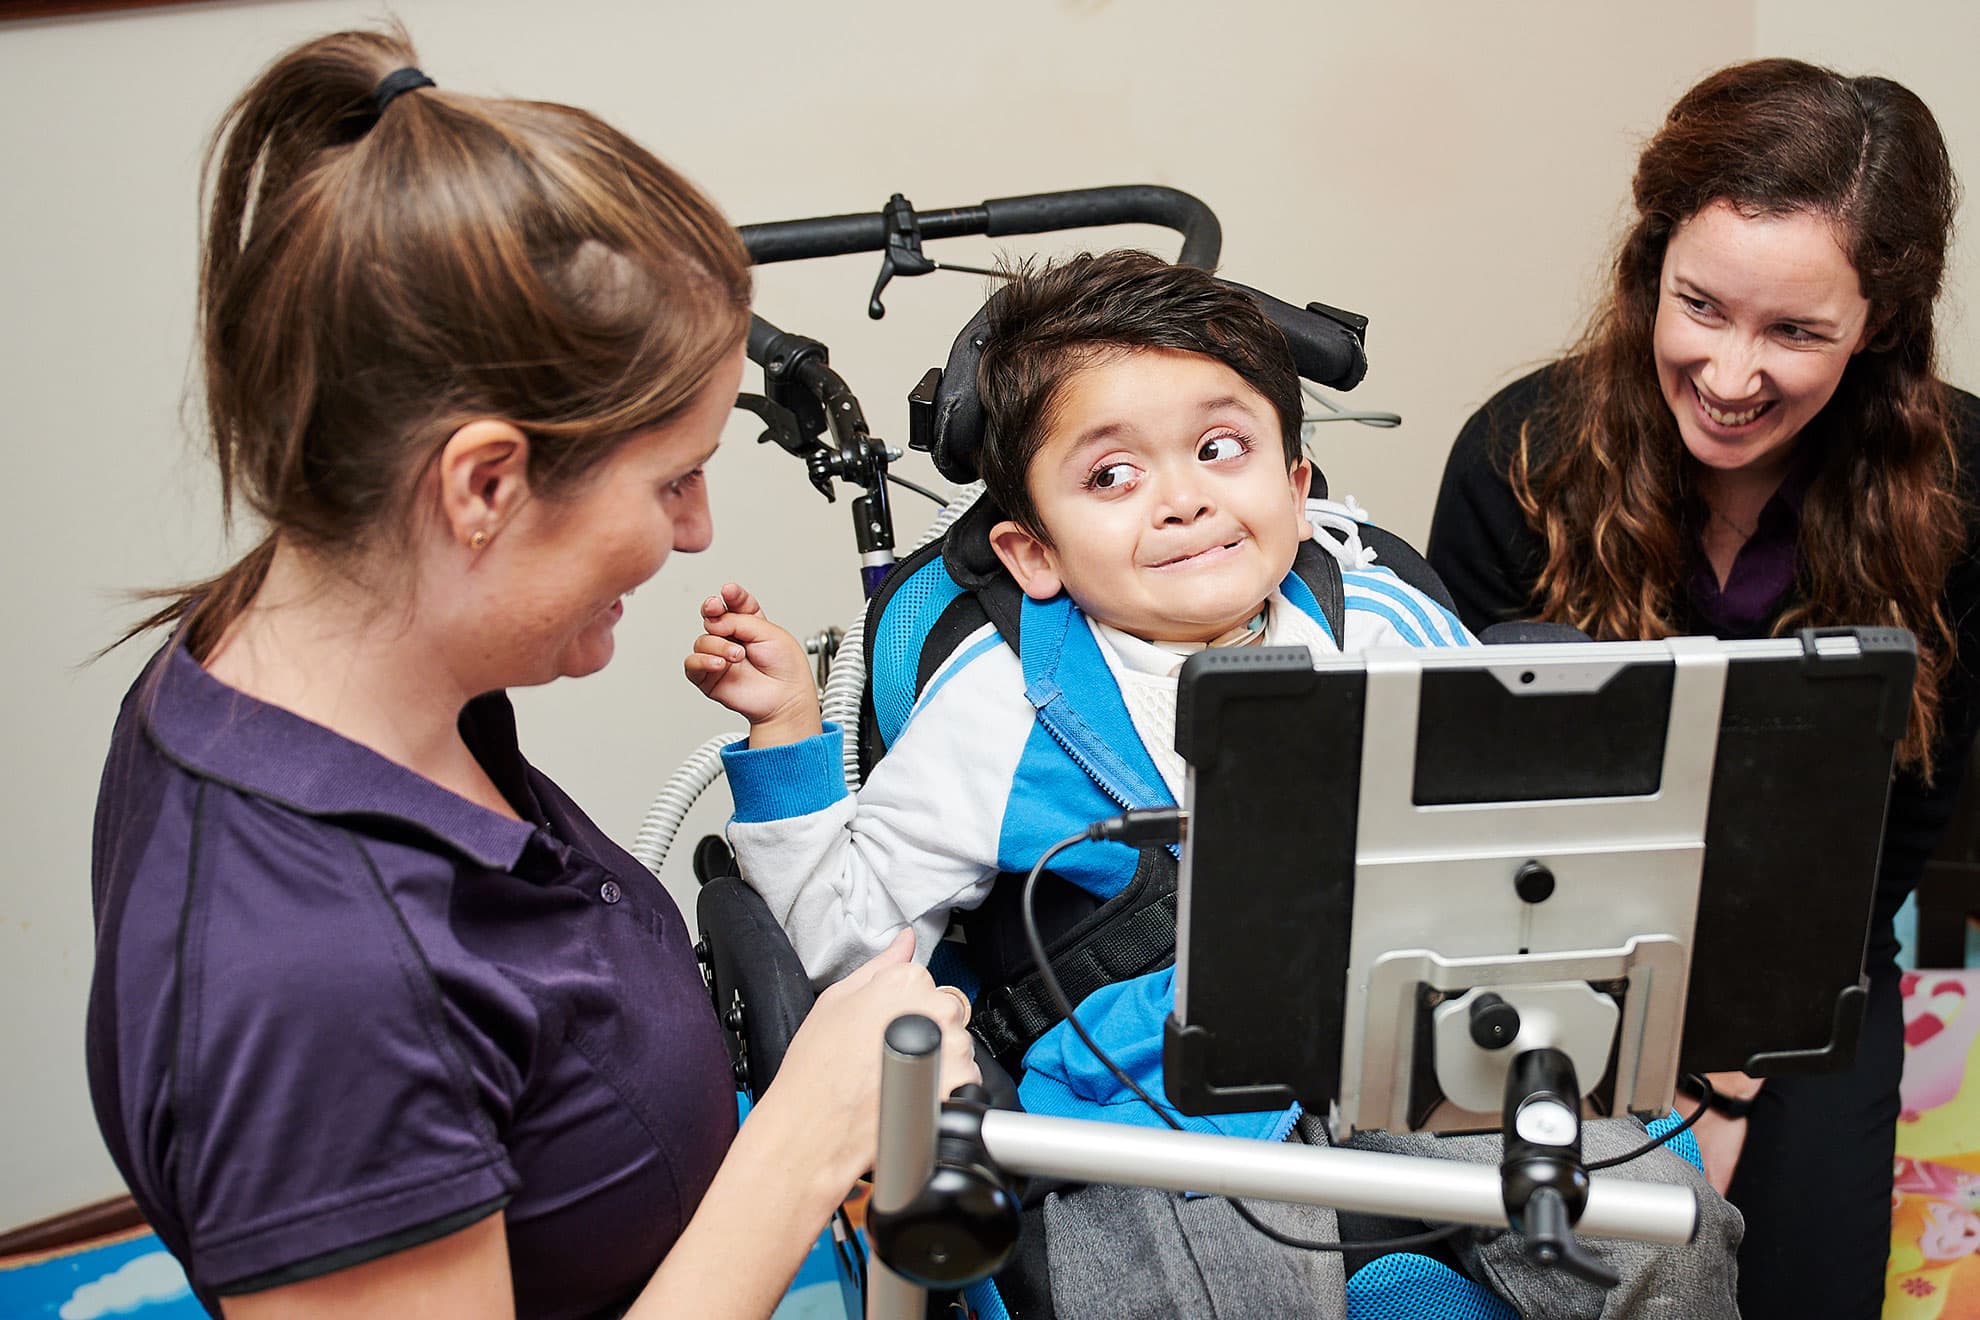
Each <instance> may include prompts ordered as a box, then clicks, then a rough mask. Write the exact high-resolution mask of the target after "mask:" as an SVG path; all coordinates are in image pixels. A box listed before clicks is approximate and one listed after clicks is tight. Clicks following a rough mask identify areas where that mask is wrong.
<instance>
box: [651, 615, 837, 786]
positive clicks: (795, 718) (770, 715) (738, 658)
mask: <svg viewBox="0 0 1980 1320" xmlns="http://www.w3.org/2000/svg"><path fill="white" fill-rule="evenodd" d="M701 626H702V630H703V631H702V634H701V636H700V637H697V638H696V639H695V642H694V650H693V652H692V653H690V654H689V656H688V657H687V659H686V660H685V661H684V662H683V663H682V668H683V670H685V672H686V674H687V679H688V682H690V683H692V684H694V685H695V686H696V687H697V688H699V689H701V692H702V694H703V695H704V696H707V697H708V698H710V699H711V700H713V701H716V702H719V703H721V704H722V705H724V706H727V707H728V708H729V709H730V710H732V711H734V712H736V714H738V715H741V716H742V717H743V718H744V719H747V720H748V721H749V745H750V746H751V747H777V746H781V745H782V744H784V743H792V742H798V741H800V740H802V739H805V738H810V737H813V736H815V735H816V734H818V733H819V732H820V731H821V730H822V729H823V727H824V725H823V723H822V722H821V720H820V718H819V714H818V689H817V687H816V686H815V681H814V680H813V678H812V674H811V661H810V657H809V656H807V655H806V654H805V652H804V647H803V646H802V645H801V644H800V643H799V642H798V640H797V638H795V637H793V636H791V635H790V633H788V632H786V631H785V630H784V629H782V628H780V627H778V626H777V625H776V624H774V623H772V622H770V620H769V619H768V618H766V617H765V616H764V614H763V607H762V606H761V605H759V604H758V603H757V601H756V597H754V596H752V595H750V594H749V592H747V591H745V590H744V589H743V588H741V587H739V586H737V585H736V584H735V583H733V582H728V583H724V584H723V586H722V589H721V591H719V592H717V593H716V594H715V595H713V596H710V597H708V598H707V599H706V600H704V601H702V602H701Z"/></svg>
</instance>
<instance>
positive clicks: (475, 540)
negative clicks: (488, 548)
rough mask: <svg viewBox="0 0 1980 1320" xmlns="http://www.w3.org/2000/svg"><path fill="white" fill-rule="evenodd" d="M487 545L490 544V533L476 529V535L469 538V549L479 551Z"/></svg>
mask: <svg viewBox="0 0 1980 1320" xmlns="http://www.w3.org/2000/svg"><path fill="white" fill-rule="evenodd" d="M487 544H488V533H487V532H484V531H482V530H481V529H480V528H479V527H477V528H475V529H474V535H473V536H470V537H469V538H468V549H470V550H479V549H481V548H482V547H483V546H485V545H487Z"/></svg>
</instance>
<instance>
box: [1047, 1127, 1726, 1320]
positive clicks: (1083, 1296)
mask: <svg viewBox="0 0 1980 1320" xmlns="http://www.w3.org/2000/svg"><path fill="white" fill-rule="evenodd" d="M1301 1133H1302V1135H1304V1136H1305V1137H1306V1138H1307V1139H1309V1140H1316V1139H1317V1140H1324V1134H1322V1133H1321V1132H1320V1129H1319V1125H1318V1124H1310V1123H1309V1124H1302V1125H1301ZM1646 1139H1647V1138H1646V1137H1645V1135H1644V1132H1643V1128H1642V1125H1641V1124H1638V1123H1636V1122H1634V1121H1633V1120H1623V1119H1615V1120H1604V1121H1601V1122H1593V1123H1588V1124H1585V1125H1584V1126H1583V1129H1582V1149H1583V1153H1584V1155H1585V1157H1586V1158H1588V1159H1590V1160H1598V1159H1602V1158H1604V1157H1606V1156H1609V1155H1616V1154H1621V1153H1622V1152H1623V1151H1625V1150H1627V1149H1630V1148H1632V1147H1634V1146H1637V1145H1640V1144H1642V1142H1643V1141H1645V1140H1646ZM1353 1145H1354V1146H1355V1147H1356V1148H1357V1149H1364V1150H1380V1151H1389V1152H1394V1153H1398V1154H1410V1155H1431V1156H1435V1157H1438V1158H1443V1159H1458V1160H1465V1161H1468V1162H1476V1163H1496V1162H1497V1160H1498V1158H1499V1149H1500V1138H1499V1136H1498V1135H1497V1134H1495V1133H1494V1134H1485V1135H1481V1136H1472V1137H1443V1138H1439V1137H1431V1136H1411V1135H1403V1136H1392V1135H1390V1134H1388V1133H1363V1134H1360V1135H1359V1136H1357V1137H1356V1138H1355V1140H1354V1142H1353ZM1599 1176H1602V1177H1623V1178H1632V1179H1643V1180H1653V1181H1657V1182H1667V1183H1677V1184H1681V1185H1684V1186H1689V1187H1691V1188H1692V1189H1693V1190H1694V1191H1695V1192H1697V1194H1698V1208H1699V1228H1698V1235H1697V1237H1696V1238H1695V1239H1694V1240H1693V1241H1692V1242H1691V1243H1690V1244H1689V1245H1686V1246H1682V1247H1660V1246H1652V1245H1650V1244H1647V1243H1638V1242H1620V1241H1610V1240H1595V1239H1589V1240H1586V1241H1584V1243H1583V1245H1584V1246H1585V1247H1586V1248H1587V1249H1588V1250H1589V1251H1590V1252H1591V1253H1593V1254H1594V1255H1596V1256H1598V1257H1600V1258H1601V1259H1602V1260H1603V1261H1605V1262H1606V1263H1607V1264H1608V1265H1609V1267H1610V1268H1611V1269H1613V1270H1615V1271H1616V1272H1617V1273H1618V1274H1620V1275H1621V1276H1622V1282H1621V1284H1620V1285H1618V1286H1617V1287H1616V1288H1613V1289H1610V1290H1607V1291H1604V1290H1603V1289H1601V1288H1598V1287H1596V1286H1595V1285H1594V1284H1590V1283H1586V1282H1583V1281H1582V1280H1580V1279H1578V1278H1575V1277H1574V1276H1572V1275H1569V1274H1564V1273H1562V1272H1560V1271H1558V1270H1553V1269H1547V1268H1543V1267H1541V1266H1538V1265H1535V1264H1533V1263H1531V1262H1529V1261H1528V1260H1527V1259H1526V1257H1525V1255H1524V1254H1523V1251H1522V1245H1523V1244H1522V1239H1521V1238H1520V1237H1519V1236H1518V1235H1517V1234H1513V1233H1507V1234H1504V1235H1502V1236H1500V1237H1498V1238H1497V1239H1495V1240H1493V1241H1491V1242H1487V1243H1478V1242H1475V1241H1473V1240H1472V1237H1471V1235H1470V1234H1462V1235H1460V1236H1459V1237H1458V1238H1457V1239H1455V1243H1456V1246H1457V1254H1458V1256H1459V1258H1460V1260H1461V1261H1462V1262H1463V1263H1464V1265H1465V1267H1466V1270H1467V1272H1468V1273H1469V1274H1470V1275H1471V1276H1472V1277H1473V1278H1474V1279H1476V1280H1478V1281H1479V1282H1481V1283H1483V1284H1484V1285H1485V1286H1487V1287H1488V1288H1490V1289H1491V1290H1492V1291H1493V1292H1494V1293H1496V1294H1497V1295H1498V1296H1500V1297H1501V1298H1503V1299H1504V1300H1506V1301H1507V1302H1509V1303H1511V1305H1512V1306H1513V1308H1514V1309H1515V1310H1517V1311H1518V1312H1519V1313H1520V1314H1521V1315H1522V1316H1525V1317H1527V1318H1528V1320H1738V1316H1739V1309H1738V1306H1737V1304H1736V1303H1735V1301H1734V1295H1735V1281H1736V1273H1735V1268H1736V1267H1735V1265H1734V1255H1735V1252H1736V1251H1737V1250H1738V1247H1739V1240H1740V1235H1741V1232H1742V1224H1741V1221H1740V1217H1739V1212H1738V1211H1737V1210H1734V1209H1733V1208H1732V1206H1730V1205H1729V1204H1727V1203H1726V1201H1725V1199H1724V1198H1723V1197H1721V1196H1720V1195H1719V1194H1718V1193H1716V1192H1714V1191H1713V1190H1712V1189H1711V1187H1710V1185H1709V1184H1707V1183H1706V1182H1705V1179H1704V1177H1703V1175H1701V1174H1700V1173H1699V1172H1698V1171H1697V1170H1696V1169H1694V1168H1693V1167H1692V1166H1691V1165H1690V1164H1689V1163H1688V1162H1686V1161H1685V1160H1683V1159H1680V1158H1679V1157H1678V1156H1676V1155H1673V1154H1671V1153H1670V1152H1669V1151H1668V1150H1664V1149H1662V1148H1659V1149H1658V1150H1656V1151H1654V1152H1652V1153H1651V1154H1648V1155H1645V1156H1643V1157H1641V1158H1640V1159H1637V1160H1634V1161H1632V1162H1631V1163H1629V1164H1624V1165H1621V1166H1618V1167H1617V1168H1615V1169H1612V1170H1606V1171H1604V1172H1603V1173H1602V1174H1601V1175H1599ZM1246 1207H1247V1208H1248V1209H1250V1210H1251V1211H1252V1213H1253V1214H1254V1215H1256V1216H1258V1217H1259V1218H1260V1219H1262V1220H1264V1221H1265V1222H1266V1223H1267V1224H1269V1225H1271V1226H1272V1227H1273V1228H1274V1229H1277V1230H1279V1231H1281V1232H1284V1233H1286V1234H1288V1235H1289V1236H1294V1237H1300V1238H1308V1239H1313V1240H1316V1241H1333V1240H1337V1239H1338V1237H1339V1235H1340V1234H1339V1223H1338V1220H1337V1218H1336V1216H1335V1214H1334V1212H1333V1211H1332V1210H1329V1209H1325V1208H1322V1207H1317V1206H1295V1205H1282V1204H1277V1203H1272V1202H1262V1201H1247V1202H1246ZM1030 1219H1031V1224H1032V1226H1033V1227H1035V1226H1036V1225H1037V1223H1038V1221H1039V1220H1040V1219H1042V1221H1043V1225H1044V1229H1045V1239H1046V1240H1045V1253H1044V1254H1045V1258H1046V1262H1047V1266H1048V1270H1049V1277H1050V1287H1051V1300H1052V1310H1053V1313H1054V1314H1055V1316H1057V1317H1058V1318H1059V1320H1144V1318H1146V1320H1157V1318H1158V1317H1159V1318H1160V1320H1168V1318H1169V1317H1175V1316H1205V1317H1217V1320H1248V1318H1249V1317H1260V1318H1261V1320H1262V1318H1263V1317H1283V1316H1323V1317H1342V1316H1345V1314H1346V1311H1347V1300H1346V1293H1345V1284H1346V1280H1345V1274H1344V1271H1343V1268H1342V1261H1341V1256H1340V1254H1339V1253H1337V1252H1318V1251H1307V1250H1303V1249H1299V1248H1294V1247H1286V1246H1281V1245H1280V1244H1278V1243H1276V1242H1273V1241H1272V1240H1271V1239H1269V1238H1267V1237H1265V1236H1264V1235H1263V1234H1261V1233H1259V1232H1258V1231H1257V1230H1255V1229H1253V1228H1252V1227H1251V1226H1250V1225H1249V1224H1246V1223H1245V1222H1244V1221H1243V1220H1241V1219H1239V1218H1238V1216H1237V1213H1236V1212H1235V1211H1234V1210H1232V1209H1231V1206H1230V1203H1229V1202H1227V1201H1226V1200H1224V1199H1223V1198H1222V1197H1216V1196H1203V1197H1185V1196H1183V1195H1181V1194H1179V1193H1173V1192H1165V1191H1158V1190H1154V1189H1149V1188H1134V1187H1115V1186H1110V1185H1103V1184H1093V1185H1090V1186H1086V1187H1081V1188H1078V1189H1077V1190H1073V1191H1070V1192H1065V1193H1054V1194H1053V1195H1052V1196H1050V1197H1048V1198H1046V1201H1045V1203H1044V1205H1043V1207H1042V1214H1038V1213H1034V1215H1032V1216H1031V1217H1030Z"/></svg>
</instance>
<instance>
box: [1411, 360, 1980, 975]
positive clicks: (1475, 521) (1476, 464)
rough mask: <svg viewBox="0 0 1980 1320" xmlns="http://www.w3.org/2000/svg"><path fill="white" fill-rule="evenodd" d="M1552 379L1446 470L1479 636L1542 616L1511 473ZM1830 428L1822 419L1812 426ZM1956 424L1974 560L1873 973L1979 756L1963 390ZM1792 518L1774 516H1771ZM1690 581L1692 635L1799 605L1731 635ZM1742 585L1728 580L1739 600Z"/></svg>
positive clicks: (1969, 431)
mask: <svg viewBox="0 0 1980 1320" xmlns="http://www.w3.org/2000/svg"><path fill="white" fill-rule="evenodd" d="M1552 371H1553V368H1552V367H1543V368H1541V369H1540V370H1539V371H1536V372H1534V373H1533V374H1532V375H1529V376H1526V377H1525V378H1523V379H1521V380H1517V381H1514V382H1513V383H1512V384H1510V385H1508V386H1506V388H1504V389H1503V390H1500V391H1499V392H1498V393H1497V394H1496V395H1494V396H1493V397H1492V398H1491V399H1490V400H1488V401H1487V402H1486V404H1485V406H1484V407H1482V408H1480V409H1479V410H1478V411H1477V412H1475V413H1473V414H1472V416H1471V420H1469V421H1468V422H1466V423H1465V425H1464V429H1463V430H1462V431H1460V432H1459V433H1458V438H1457V442H1456V443H1455V444H1454V445H1453V446H1452V447H1451V455H1450V459H1449V461H1448V462H1447V463H1446V464H1445V467H1444V481H1443V486H1442V488H1441V489H1440V490H1439V491H1438V493H1437V510H1436V513H1435V514H1434V515H1433V517H1432V518H1431V522H1430V548H1429V559H1430V565H1431V567H1432V568H1434V569H1436V570H1437V572H1438V574H1439V575H1441V576H1442V578H1443V579H1444V582H1445V585H1447V586H1448V587H1449V588H1450V590H1451V595H1452V597H1453V598H1454V599H1455V601H1456V604H1457V613H1458V617H1459V618H1460V619H1462V620H1463V621H1464V624H1465V626H1466V627H1467V628H1470V629H1471V630H1472V631H1473V632H1477V631H1480V630H1481V629H1483V628H1485V627H1488V626H1489V625H1491V624H1494V623H1499V622H1503V621H1505V620H1508V619H1522V618H1530V617H1532V611H1533V601H1532V595H1533V587H1534V584H1535V582H1536V581H1537V580H1538V579H1539V576H1540V570H1541V569H1542V568H1543V567H1545V565H1546V562H1547V541H1546V537H1545V536H1544V535H1542V534H1541V533H1540V532H1539V531H1537V530H1535V529H1534V528H1532V527H1531V526H1529V525H1528V524H1527V521H1526V516H1525V514H1524V513H1523V512H1522V511H1521V509H1520V507H1519V502H1518V500H1517V499H1515V498H1514V496H1513V492H1512V487H1511V484H1510V482H1509V480H1508V477H1507V470H1508V464H1509V460H1510V457H1511V455H1512V453H1513V452H1514V450H1515V449H1516V447H1517V445H1518V443H1519V433H1520V427H1521V424H1522V423H1524V422H1525V421H1527V420H1528V419H1529V418H1531V417H1533V416H1534V415H1535V413H1536V412H1537V411H1538V409H1539V407H1540V405H1541V404H1542V402H1543V401H1544V400H1545V398H1546V395H1547V389H1548V382H1549V380H1550V379H1551V376H1552ZM1821 424H1822V419H1821V418H1820V417H1817V419H1816V420H1815V421H1814V422H1811V423H1810V426H1811V427H1815V426H1820V425H1821ZM1951 425H1952V431H1953V437H1954V443H1955V445H1956V446H1957V448H1958V451H1959V455H1960V470H1961V479H1962V482H1963V483H1966V486H1967V488H1966V489H1965V491H1964V492H1963V493H1964V494H1965V495H1966V498H1967V501H1968V508H1967V518H1968V534H1967V549H1966V551H1965V553H1964V554H1963V555H1962V556H1961V557H1960V559H1959V560H1958V562H1956V563H1955V564H1954V566H1953V569H1952V572H1951V573H1950V574H1949V575H1948V577H1947V579H1946V589H1945V597H1944V603H1945V609H1946V615H1947V617H1948V618H1949V619H1950V620H1951V621H1952V623H1953V627H1954V631H1955V637H1956V646H1957V654H1956V656H1955V659H1954V665H1953V668H1952V669H1951V670H1950V671H1949V672H1948V674H1947V676H1946V681H1945V686H1944V690H1943V691H1942V693H1941V706H1940V726H1939V739H1938V743H1937V745H1936V746H1935V748H1934V755H1933V763H1934V765H1935V766H1936V767H1937V777H1936V778H1935V780H1934V782H1933V783H1932V785H1931V786H1929V787H1927V786H1926V785H1925V784H1924V783H1923V782H1922V781H1921V780H1920V779H1919V778H1918V776H1917V775H1916V774H1915V773H1913V772H1911V771H1908V770H1901V771H1899V772H1898V775H1897V779H1896V782H1895V784H1894V786H1893V789H1892V793H1891V805H1890V811H1889V814H1888V816H1887V818H1886V821H1885V835H1884V858H1883V866H1882V871H1881V874H1880V878H1879V881H1878V890H1877V904H1876V909H1875V915H1874V918H1873V921H1872V925H1871V936H1870V945H1871V947H1870V953H1871V959H1872V961H1873V962H1877V961H1884V960H1887V959H1889V958H1891V957H1894V956H1895V954H1896V951H1897V943H1896V938H1895V936H1894V935H1893V934H1892V931H1891V918H1892V917H1893V916H1895V915H1896V913H1897V909H1898V908H1899V907H1900V906H1901V905H1902V904H1903V902H1904V899H1905V896H1906V895H1907V894H1909V893H1910V892H1911V890H1912V889H1913V888H1914V887H1915V886H1916V885H1917V883H1918V877H1919V874H1920V872H1921V871H1922V870H1923V869H1924V865H1925V862H1926V860H1927V859H1928V858H1929V857H1930V856H1931V855H1932V852H1933V850H1934V849H1935V848H1936V847H1937V846H1938V842H1939V836H1940V835H1941V834H1942V833H1943V832H1944V830H1945V826H1946V821H1947V819H1948V817H1949V816H1950V814H1951V811H1952V805H1953V801H1954V799H1955V798H1956V797H1957V796H1958V793H1959V787H1960V783H1961V781H1962V779H1963V778H1964V776H1965V773H1966V762H1967V755H1968V750H1969V749H1970V748H1971V747H1972V745H1973V740H1974V735H1975V733H1976V730H1980V608H1976V607H1980V522H1976V518H1980V501H1976V499H1975V496H1974V492H1973V490H1972V488H1971V474H1973V473H1974V472H1975V471H1976V466H1980V399H1976V398H1975V397H1974V396H1973V395H1971V394H1968V393H1966V392H1965V391H1964V390H1958V389H1955V390H1952V391H1951ZM1535 439H1536V442H1537V443H1539V444H1540V445H1543V446H1544V445H1546V444H1548V443H1550V442H1551V440H1552V437H1550V436H1547V435H1545V434H1537V435H1536V436H1535ZM1789 503H1790V504H1798V501H1790V502H1789ZM1782 512H1783V511H1782V510H1781V509H1776V508H1773V507H1772V506H1770V513H1772V514H1774V515H1780V514H1781V513H1782ZM1786 513H1787V516H1789V517H1790V518H1792V517H1793V516H1794V513H1795V510H1794V509H1793V508H1788V509H1787V510H1786ZM1694 553H1697V551H1696V548H1695V547H1694ZM1687 576H1688V578H1689V579H1691V580H1688V581H1687V582H1685V583H1681V584H1680V590H1679V594H1678V600H1677V606H1678V610H1679V617H1678V619H1677V620H1676V622H1677V623H1678V625H1679V627H1680V629H1681V630H1683V631H1686V632H1690V633H1696V634H1709V635H1716V636H1735V635H1745V636H1766V635H1767V634H1768V633H1769V631H1770V630H1771V628H1772V625H1773V622H1774V620H1775V619H1777V618H1779V617H1780V615H1781V613H1782V612H1783V611H1784V610H1785V609H1786V608H1787V606H1788V605H1789V604H1790V603H1791V602H1792V601H1793V599H1794V587H1793V585H1792V584H1790V585H1789V586H1788V587H1787V589H1786V590H1785V591H1784V592H1782V593H1781V594H1780V596H1779V597H1778V598H1777V599H1776V601H1775V603H1774V606H1773V609H1772V610H1771V612H1769V613H1767V614H1766V616H1765V617H1764V618H1763V619H1761V620H1760V621H1759V624H1758V626H1756V627H1754V628H1753V629H1751V630H1750V631H1747V630H1729V629H1727V628H1726V627H1725V626H1724V619H1725V617H1726V615H1725V611H1724V610H1723V609H1722V608H1719V606H1720V604H1721V602H1719V601H1716V600H1701V599H1700V592H1701V590H1702V588H1701V587H1699V586H1698V585H1696V579H1697V576H1698V575H1696V574H1690V575H1687ZM1706 576H1707V577H1709V575H1706ZM1734 585H1735V584H1734V583H1733V581H1732V580H1731V579H1729V580H1728V583H1727V588H1728V590H1731V589H1732V588H1733V587H1734ZM1863 622H1870V621H1869V620H1864V621H1863Z"/></svg>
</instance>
